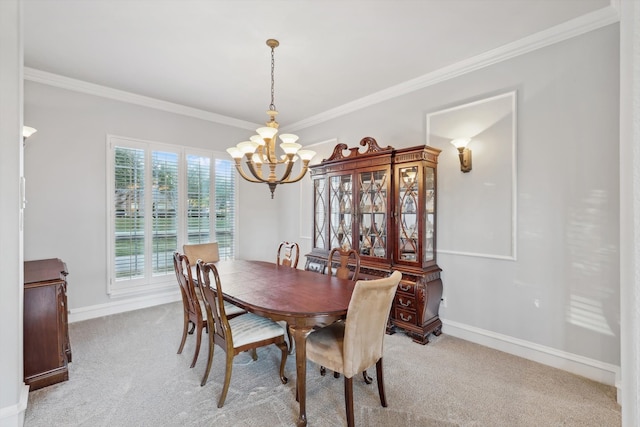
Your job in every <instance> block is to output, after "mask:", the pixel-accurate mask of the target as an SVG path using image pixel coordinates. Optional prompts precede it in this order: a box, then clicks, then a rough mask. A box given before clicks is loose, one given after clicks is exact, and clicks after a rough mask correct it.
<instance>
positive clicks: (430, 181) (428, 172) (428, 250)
mask: <svg viewBox="0 0 640 427" xmlns="http://www.w3.org/2000/svg"><path fill="white" fill-rule="evenodd" d="M424 175H425V176H424V188H425V195H424V211H425V213H426V220H425V223H424V238H423V240H422V241H423V242H424V243H423V245H422V253H423V258H422V261H423V263H424V264H427V263H430V262H433V261H435V259H436V256H435V249H434V248H435V229H436V228H435V227H436V209H435V200H436V172H435V169H434V168H433V167H429V166H427V167H426V168H425V174H424Z"/></svg>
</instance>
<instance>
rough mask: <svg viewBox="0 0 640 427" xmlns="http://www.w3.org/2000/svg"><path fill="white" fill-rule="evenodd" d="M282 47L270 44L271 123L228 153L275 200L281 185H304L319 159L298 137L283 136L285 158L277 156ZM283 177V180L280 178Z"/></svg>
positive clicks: (282, 144)
mask: <svg viewBox="0 0 640 427" xmlns="http://www.w3.org/2000/svg"><path fill="white" fill-rule="evenodd" d="M279 44H280V43H279V42H278V41H277V40H274V39H269V40H267V46H269V47H270V48H271V104H270V105H269V111H267V114H268V115H269V121H268V122H267V123H266V126H265V127H261V128H258V129H256V133H257V135H254V136H252V137H251V138H249V140H248V141H243V142H240V143H239V144H237V145H236V146H235V147H231V148H228V149H227V152H228V153H229V154H230V155H231V157H233V160H234V161H235V166H236V169H237V170H238V173H239V174H240V176H241V177H242V178H244V179H245V180H247V181H249V182H256V183H265V184H267V185H268V186H269V189H270V190H271V198H272V199H273V192H274V191H275V189H276V186H277V185H278V184H290V183H293V182H298V181H300V180H301V179H302V178H303V177H304V176H305V174H306V173H307V170H308V169H309V162H310V161H311V159H312V158H313V156H315V154H316V153H315V152H314V151H311V150H301V149H300V148H301V147H302V145H300V144H298V143H297V142H296V141H297V140H298V137H297V136H296V135H293V134H286V133H285V134H282V135H280V140H281V141H282V142H281V143H280V148H281V150H282V152H283V153H284V154H281V155H278V154H277V153H276V142H277V139H276V136H277V134H278V122H276V115H277V114H278V111H277V110H276V107H275V104H274V77H273V75H274V73H273V71H274V65H275V62H274V50H275V48H276V47H278V45H279ZM243 158H244V159H245V164H246V166H247V170H248V173H247V171H245V168H244V167H243V166H242V159H243ZM298 160H301V161H302V165H301V168H300V172H299V173H298V174H297V175H296V176H295V177H292V176H291V172H292V171H293V166H294V165H295V163H296V162H297V161H298ZM279 173H280V176H278V174H279Z"/></svg>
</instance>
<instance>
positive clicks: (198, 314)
mask: <svg viewBox="0 0 640 427" xmlns="http://www.w3.org/2000/svg"><path fill="white" fill-rule="evenodd" d="M173 269H174V270H175V273H176V279H178V284H179V285H180V293H181V294H182V308H183V313H184V316H183V317H184V326H183V328H182V341H180V347H179V348H178V354H181V353H182V350H183V348H184V344H185V342H186V340H187V334H190V335H191V334H193V332H194V329H195V331H196V349H195V354H194V355H193V362H191V367H192V368H193V367H194V366H195V365H196V360H198V353H199V352H200V341H201V339H202V330H203V329H204V328H206V327H207V321H206V320H205V319H204V318H203V316H202V312H203V311H204V305H203V303H202V300H201V299H200V298H198V295H197V294H196V289H195V286H194V284H193V277H192V270H191V264H190V263H189V258H188V257H187V256H186V255H183V254H181V253H179V252H178V251H176V252H174V253H173ZM189 324H192V325H193V327H192V328H191V330H190V331H188V329H189Z"/></svg>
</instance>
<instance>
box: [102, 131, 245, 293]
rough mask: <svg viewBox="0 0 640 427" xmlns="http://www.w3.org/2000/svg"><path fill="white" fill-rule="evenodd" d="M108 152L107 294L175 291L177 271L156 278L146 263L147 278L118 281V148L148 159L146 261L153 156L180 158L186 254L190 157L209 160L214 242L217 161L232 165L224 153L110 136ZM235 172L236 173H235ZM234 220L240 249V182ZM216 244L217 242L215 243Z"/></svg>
mask: <svg viewBox="0 0 640 427" xmlns="http://www.w3.org/2000/svg"><path fill="white" fill-rule="evenodd" d="M105 145H106V152H107V168H106V175H107V179H106V182H107V185H106V186H107V189H106V201H107V210H108V220H107V294H108V295H109V296H111V297H119V296H123V295H130V294H136V293H144V292H149V291H157V290H168V289H169V288H171V289H173V288H174V287H175V283H176V282H175V273H174V271H173V268H172V269H171V270H170V271H169V272H167V273H160V274H157V273H156V274H154V273H153V265H152V263H151V262H145V264H144V269H143V271H144V273H143V277H137V278H132V279H117V278H116V266H115V261H116V260H115V249H116V236H115V225H116V224H115V220H116V203H115V201H114V194H115V189H116V183H115V177H116V174H115V173H114V169H115V148H116V147H123V148H130V149H141V150H143V151H144V157H145V166H144V167H145V171H144V174H145V184H144V186H145V191H144V199H145V207H146V208H145V216H144V221H145V224H144V239H145V243H144V246H145V249H144V257H145V259H147V255H149V256H151V255H152V249H151V245H152V237H153V221H151V220H150V219H151V215H152V214H153V212H152V209H149V208H147V207H149V206H152V205H151V203H152V198H153V191H151V186H152V185H153V181H152V163H151V159H152V155H153V152H154V151H161V152H169V153H176V154H177V155H178V185H177V190H178V204H177V209H178V215H177V220H176V228H177V230H176V234H177V240H176V241H177V248H176V250H178V251H180V252H181V251H182V250H181V248H182V245H183V244H185V243H186V242H187V241H188V230H187V226H188V203H187V199H188V178H187V169H188V168H187V156H190V155H193V156H199V157H208V158H209V167H210V173H209V174H210V176H209V180H210V182H209V212H210V214H209V230H210V231H209V236H210V239H216V215H215V200H216V199H215V197H216V193H215V190H216V188H215V180H216V176H215V173H216V170H215V163H216V160H223V161H230V160H229V158H228V156H227V155H226V154H224V153H221V152H219V151H215V150H205V149H201V148H194V147H188V146H183V145H176V144H166V143H162V142H156V141H149V140H142V139H136V138H130V137H125V136H118V135H110V134H108V135H107V137H106V144H105ZM234 170H235V169H234ZM233 191H234V218H233V246H234V248H237V247H238V180H237V179H234V184H233ZM214 241H215V240H214Z"/></svg>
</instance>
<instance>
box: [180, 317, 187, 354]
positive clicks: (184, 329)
mask: <svg viewBox="0 0 640 427" xmlns="http://www.w3.org/2000/svg"><path fill="white" fill-rule="evenodd" d="M188 328H189V317H188V316H187V313H184V326H183V327H182V341H180V347H178V354H181V353H182V349H183V348H184V343H185V342H186V341H187V329H188Z"/></svg>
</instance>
